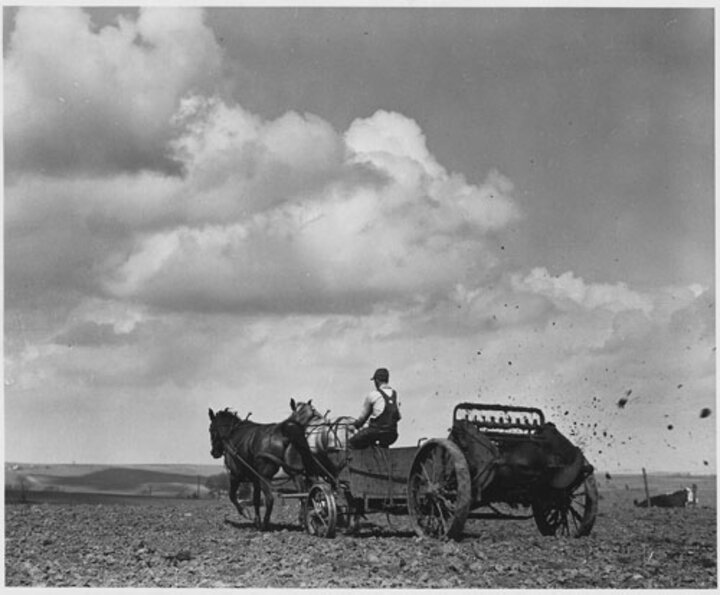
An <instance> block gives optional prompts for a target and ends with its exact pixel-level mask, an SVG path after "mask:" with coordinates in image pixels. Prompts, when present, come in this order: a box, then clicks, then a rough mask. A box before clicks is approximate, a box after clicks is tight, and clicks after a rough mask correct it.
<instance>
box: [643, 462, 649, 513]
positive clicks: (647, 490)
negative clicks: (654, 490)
mask: <svg viewBox="0 0 720 595" xmlns="http://www.w3.org/2000/svg"><path fill="white" fill-rule="evenodd" d="M642 473H643V483H644V484H645V502H646V504H645V506H646V507H647V508H650V490H649V489H648V482H647V473H646V472H645V467H643V468H642Z"/></svg>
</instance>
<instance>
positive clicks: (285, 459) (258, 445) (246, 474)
mask: <svg viewBox="0 0 720 595" xmlns="http://www.w3.org/2000/svg"><path fill="white" fill-rule="evenodd" d="M290 408H291V409H292V413H291V415H290V416H289V417H288V418H287V419H285V420H284V421H282V422H280V423H269V424H259V423H255V422H252V421H249V420H248V419H247V418H245V419H240V418H239V417H238V415H237V413H234V412H232V411H229V410H228V408H225V409H224V410H222V411H218V412H217V413H215V412H213V410H212V409H208V413H209V416H210V443H211V450H210V454H211V455H212V457H213V458H215V459H219V458H220V457H224V458H225V466H226V467H227V469H228V471H229V472H230V489H229V497H230V502H232V504H233V505H234V506H235V508H236V509H237V511H238V513H239V514H240V516H241V517H244V516H245V513H244V510H243V507H242V505H241V504H240V502H239V501H238V498H237V489H238V487H239V486H240V483H242V482H251V483H252V484H253V506H254V508H255V525H256V526H257V527H258V529H260V530H266V529H268V528H269V526H270V515H271V513H272V509H273V500H274V499H273V494H272V489H271V488H272V486H271V484H270V480H271V479H272V478H273V477H274V476H275V474H276V473H277V472H278V471H279V470H280V469H283V470H284V471H285V472H286V473H287V474H288V475H289V476H290V477H291V478H293V479H294V480H295V482H296V485H297V487H298V489H299V490H300V489H302V485H303V482H302V480H301V479H300V475H302V474H303V473H304V474H305V475H306V476H307V475H314V474H315V473H314V471H315V465H314V460H313V458H312V454H311V453H310V448H309V446H308V443H307V439H306V437H305V428H306V426H307V424H308V423H309V422H310V419H311V418H312V416H313V411H315V409H314V407H313V406H312V405H311V404H310V402H307V403H296V402H295V399H290ZM261 491H262V494H263V495H264V496H265V515H264V518H263V519H262V520H261V519H260V493H261Z"/></svg>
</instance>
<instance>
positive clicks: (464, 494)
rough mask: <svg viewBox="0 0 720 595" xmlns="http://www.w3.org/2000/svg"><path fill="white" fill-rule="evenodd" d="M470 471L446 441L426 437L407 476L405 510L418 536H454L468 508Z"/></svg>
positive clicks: (459, 455)
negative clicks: (406, 504) (406, 505)
mask: <svg viewBox="0 0 720 595" xmlns="http://www.w3.org/2000/svg"><path fill="white" fill-rule="evenodd" d="M470 504H471V493H470V471H469V470H468V465H467V461H466V460H465V456H464V455H463V453H462V451H461V450H460V449H459V448H458V447H457V446H456V445H455V444H454V443H452V442H450V441H449V440H443V439H433V440H428V441H427V442H426V443H425V444H423V446H422V447H421V448H420V450H419V451H418V453H417V455H415V460H414V461H413V464H412V467H411V468H410V476H409V478H408V513H409V515H410V520H411V522H412V525H413V528H414V529H415V532H416V533H417V534H418V535H420V536H428V537H436V538H444V537H450V538H457V537H459V536H460V535H461V534H462V530H463V526H464V525H465V520H466V519H467V515H468V512H469V511H470Z"/></svg>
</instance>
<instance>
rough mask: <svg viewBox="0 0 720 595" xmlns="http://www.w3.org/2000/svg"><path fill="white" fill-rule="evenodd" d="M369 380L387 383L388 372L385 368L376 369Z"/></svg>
mask: <svg viewBox="0 0 720 595" xmlns="http://www.w3.org/2000/svg"><path fill="white" fill-rule="evenodd" d="M370 380H379V381H380V382H387V381H388V380H390V372H388V370H387V368H378V369H377V370H375V373H374V374H373V376H372V378H371V379H370Z"/></svg>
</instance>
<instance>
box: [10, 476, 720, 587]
mask: <svg viewBox="0 0 720 595" xmlns="http://www.w3.org/2000/svg"><path fill="white" fill-rule="evenodd" d="M706 493H707V492H706ZM632 495H633V494H632V492H628V491H625V490H622V489H620V488H618V489H614V490H607V489H604V490H601V500H600V513H599V516H598V518H597V522H596V525H595V529H594V530H593V532H592V534H591V535H590V536H589V537H587V538H581V539H574V538H555V537H542V536H541V535H540V534H539V532H538V531H537V529H536V528H535V525H534V522H533V521H532V520H525V521H499V520H492V521H479V520H473V521H468V523H467V525H466V530H465V534H464V536H463V538H462V540H460V541H459V542H439V541H433V540H429V539H421V538H418V537H416V536H415V535H414V534H413V533H412V532H411V530H410V526H409V523H408V520H407V518H406V517H391V518H390V519H389V521H390V522H388V519H387V518H385V517H384V516H382V515H372V516H370V517H369V518H368V519H367V521H366V522H365V523H364V524H363V526H362V528H361V531H360V533H359V535H357V536H352V537H351V536H345V535H338V536H337V537H336V538H335V539H319V538H315V537H312V536H310V535H308V534H306V533H305V532H303V531H302V530H301V529H300V527H299V525H298V523H297V520H296V519H297V503H295V502H288V503H287V504H285V505H283V504H279V503H278V504H276V511H275V513H274V514H273V528H272V529H271V530H270V531H268V532H264V533H260V532H258V531H257V530H255V528H254V527H253V526H252V525H251V524H250V522H249V521H247V520H244V519H240V518H239V517H238V516H237V514H236V512H235V510H234V509H233V508H232V506H231V505H230V503H229V502H227V501H226V500H224V499H223V500H179V499H177V500H167V499H160V498H157V499H131V498H127V499H125V500H122V499H121V498H120V499H112V500H108V499H105V500H98V502H101V503H97V502H96V503H93V502H92V499H88V498H85V499H83V498H81V497H75V498H73V497H65V498H63V499H58V500H56V501H53V502H40V503H32V504H7V505H6V507H5V535H6V544H5V546H6V549H5V582H6V586H35V587H279V588H283V587H285V588H288V587H313V588H319V587H339V588H352V587H364V588H392V587H404V588H423V587H441V588H715V587H717V560H716V555H717V548H716V543H717V535H716V510H715V504H714V501H713V503H712V504H709V503H708V502H707V501H706V502H705V505H701V506H698V507H696V508H685V509H660V508H650V509H643V508H637V507H635V506H633V504H632V497H631V496H632ZM713 498H714V495H713Z"/></svg>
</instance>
